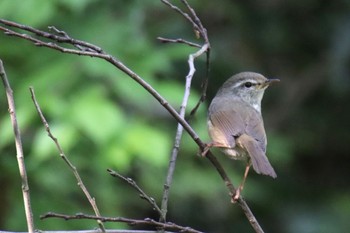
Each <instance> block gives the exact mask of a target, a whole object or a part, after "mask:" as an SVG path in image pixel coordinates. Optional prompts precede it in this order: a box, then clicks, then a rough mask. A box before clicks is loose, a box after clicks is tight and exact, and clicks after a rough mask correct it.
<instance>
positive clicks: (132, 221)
mask: <svg viewBox="0 0 350 233" xmlns="http://www.w3.org/2000/svg"><path fill="white" fill-rule="evenodd" d="M46 218H61V219H64V220H73V219H95V220H100V221H102V222H123V223H127V224H129V225H131V226H135V225H149V226H154V227H160V228H163V229H172V230H178V231H180V232H189V233H201V231H198V230H195V229H193V228H191V227H183V226H180V225H177V224H175V223H172V222H165V223H163V222H158V221H156V220H153V219H151V218H145V219H143V220H140V219H131V218H124V217H98V216H95V215H88V214H81V213H79V214H75V215H65V214H57V213H46V214H44V215H42V216H40V219H46Z"/></svg>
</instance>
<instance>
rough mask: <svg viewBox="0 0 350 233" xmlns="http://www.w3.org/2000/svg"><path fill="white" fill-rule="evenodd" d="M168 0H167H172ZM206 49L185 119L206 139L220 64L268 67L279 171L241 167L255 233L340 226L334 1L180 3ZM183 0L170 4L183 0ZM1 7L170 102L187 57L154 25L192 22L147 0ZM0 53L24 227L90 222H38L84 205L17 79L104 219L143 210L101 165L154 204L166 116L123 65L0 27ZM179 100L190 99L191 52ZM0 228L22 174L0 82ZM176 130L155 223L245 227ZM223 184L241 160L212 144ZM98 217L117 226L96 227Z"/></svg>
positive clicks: (170, 124)
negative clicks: (27, 206)
mask: <svg viewBox="0 0 350 233" xmlns="http://www.w3.org/2000/svg"><path fill="white" fill-rule="evenodd" d="M172 2H174V4H179V5H180V6H182V5H181V4H180V1H172ZM189 3H190V4H191V5H192V6H193V7H194V9H195V10H196V12H197V14H198V16H199V17H200V18H201V20H202V21H203V24H204V26H205V27H206V28H207V30H208V34H209V40H210V42H211V46H212V54H211V55H212V56H211V70H210V74H209V76H210V81H209V87H208V100H207V101H206V102H205V104H203V105H202V106H201V108H200V109H199V111H198V113H197V115H196V117H195V118H194V119H193V121H192V122H191V124H192V125H193V127H194V128H195V129H196V131H197V132H198V133H199V135H200V136H201V138H202V139H203V140H205V141H208V140H209V138H208V136H207V132H206V109H207V106H208V103H209V102H210V100H211V98H212V97H213V96H214V95H215V92H216V91H217V89H218V88H219V87H220V85H221V84H222V83H223V82H224V81H225V80H226V79H227V78H228V77H230V76H231V75H232V74H234V73H238V72H241V71H255V72H259V73H262V74H264V75H265V76H267V77H273V78H279V79H280V80H281V82H280V83H279V84H278V85H274V86H273V87H270V88H269V89H268V91H267V92H266V95H265V98H264V100H263V116H264V119H265V128H266V130H267V134H268V156H269V159H270V162H271V163H272V165H273V166H274V168H275V170H276V172H277V174H278V178H277V179H276V180H273V179H271V178H269V177H265V176H259V175H257V174H255V173H254V172H251V174H250V175H249V178H248V180H247V183H246V187H245V190H244V191H243V196H244V197H245V198H246V200H247V202H248V204H249V205H250V207H251V208H252V211H253V212H254V214H255V215H256V218H257V219H258V221H259V222H260V223H261V225H262V227H263V229H264V230H265V231H266V232H286V233H299V232H306V233H316V232H317V233H320V232H321V233H322V232H333V233H337V232H346V231H347V230H348V229H350V223H349V216H350V195H349V194H350V188H349V175H350V172H349V162H350V159H349V143H350V135H349V130H350V123H349V119H350V113H349V111H350V110H349V99H350V98H349V97H350V94H349V93H350V92H349V90H350V79H349V65H350V60H349V58H350V42H349V39H348V38H349V36H350V11H349V5H350V4H349V2H348V1H340V0H338V1H320V0H315V1H302V0H287V1H276V0H266V1H229V0H221V1H199V0H197V1H189ZM183 9H184V8H183ZM0 17H1V18H3V19H9V20H14V21H16V22H19V23H23V24H26V25H30V26H33V27H36V28H40V29H43V30H47V26H50V25H54V26H56V27H57V28H59V29H61V30H64V31H66V32H67V33H68V34H69V35H70V36H72V37H74V38H76V39H81V40H85V41H88V42H91V43H94V44H96V45H98V46H100V47H102V48H103V49H104V50H105V51H107V52H109V53H111V54H112V55H114V56H116V57H117V58H118V59H120V60H121V61H122V62H124V63H125V64H126V65H127V66H129V67H130V68H131V69H133V70H134V71H136V72H137V73H138V74H140V75H141V76H142V77H143V78H144V79H145V80H146V81H147V82H149V83H150V84H151V85H153V86H154V88H155V89H156V90H158V91H159V92H160V93H161V94H162V95H163V96H164V97H165V98H166V99H168V100H169V101H170V103H171V104H173V106H175V107H176V108H178V107H179V105H180V102H181V98H182V94H183V87H184V82H185V76H186V75H187V72H188V66H187V57H188V54H189V53H191V52H194V51H195V49H193V48H189V47H187V46H185V45H174V44H173V45H164V44H161V43H159V42H158V41H157V40H156V39H155V38H156V37H158V36H163V37H169V38H180V37H181V38H184V39H188V40H191V41H194V42H197V43H201V40H197V39H195V36H194V33H193V30H192V28H191V26H190V25H189V24H188V23H187V22H186V21H185V20H184V19H183V18H182V17H181V16H180V15H179V14H177V13H175V12H174V11H172V10H171V9H169V8H168V7H166V6H165V5H163V4H161V3H160V1H158V0H152V1H151V0H148V1H141V0H138V1H137V0H133V1H130V0H128V1H126V0H113V1H112V0H105V1H101V0H87V1H78V0H70V1H63V0H62V1H58V0H56V1H38V0H27V1H24V2H23V1H19V0H2V1H1V2H0ZM0 58H1V59H2V60H3V62H4V65H5V68H6V71H7V75H8V78H9V81H10V83H11V85H12V88H13V90H14V95H15V101H16V106H17V114H18V120H19V124H20V127H21V132H22V137H23V138H22V139H23V143H24V144H23V146H24V152H25V159H26V165H27V169H28V175H29V183H30V189H31V197H32V205H33V211H34V217H35V224H36V228H38V229H42V230H55V229H56V230H73V229H89V228H90V229H91V228H94V227H96V223H95V222H93V221H63V220H57V219H49V220H44V221H41V220H39V216H40V214H43V213H45V212H48V211H53V212H59V213H66V214H74V213H77V212H84V213H93V212H92V210H91V208H90V207H89V205H88V202H87V201H86V199H85V197H84V196H83V194H82V192H81V191H80V190H79V188H78V186H77V185H76V181H75V179H74V176H73V175H72V174H71V172H70V171H69V169H68V167H67V166H66V165H65V164H64V162H63V161H62V160H61V159H60V158H59V156H58V152H57V150H56V149H55V147H54V144H53V143H52V141H51V140H50V139H49V138H48V137H47V136H46V133H45V131H44V128H43V126H42V124H41V122H40V120H39V118H38V117H37V114H36V112H35V109H34V106H33V104H32V102H31V98H30V94H29V91H28V87H29V86H33V87H34V89H35V91H36V94H37V99H38V101H39V103H40V105H41V107H42V110H43V112H44V114H45V115H46V117H47V119H48V121H49V123H50V126H51V128H52V130H53V133H54V134H55V136H56V137H57V138H58V139H59V141H60V143H61V144H62V146H63V148H64V151H65V153H66V154H67V156H68V157H69V158H70V159H71V160H72V162H73V163H74V164H75V165H76V166H77V168H78V169H79V171H80V173H81V175H82V178H83V180H84V181H85V183H86V185H87V187H88V189H89V190H90V192H91V194H92V195H93V196H94V197H95V198H96V201H97V204H98V206H99V208H100V211H101V214H102V215H104V216H124V217H129V218H140V219H143V218H145V217H154V218H156V219H157V215H156V214H155V212H154V211H152V210H151V208H150V206H149V205H148V204H147V203H146V202H145V201H143V200H140V198H139V197H138V194H137V193H136V192H135V191H134V190H133V189H132V188H131V187H129V186H128V185H126V184H125V183H123V182H121V181H119V180H116V179H113V178H111V177H110V176H109V175H108V174H107V172H106V168H113V169H116V170H118V171H119V172H121V173H122V174H124V175H126V176H130V177H132V178H134V179H135V180H136V181H137V182H138V184H139V185H140V186H141V187H143V189H144V190H145V191H146V192H147V193H148V194H149V195H151V196H153V197H154V198H155V199H156V200H157V201H158V203H160V200H161V195H162V187H163V183H164V180H165V174H166V169H167V163H168V157H169V154H170V151H171V146H172V143H173V138H174V135H175V129H176V122H175V120H174V119H173V118H171V117H170V116H169V114H168V113H167V112H165V111H164V110H163V108H162V107H161V106H160V105H159V103H157V102H156V101H155V100H154V99H153V98H152V97H151V96H150V95H149V94H148V93H147V92H145V91H144V90H143V89H142V88H141V87H139V86H138V85H137V84H135V83H134V82H133V81H132V80H131V79H130V78H129V77H127V76H125V75H124V74H122V73H121V72H120V71H118V70H116V69H115V68H114V67H112V66H111V65H108V64H106V63H105V62H103V61H99V60H98V59H92V58H88V57H79V56H73V55H67V54H62V53H58V52H56V51H52V50H49V49H44V48H37V47H35V46H33V45H32V44H30V43H29V42H27V41H23V40H20V39H17V38H11V37H8V36H6V35H4V34H0ZM196 68H197V72H196V74H195V77H194V81H193V89H192V92H191V98H190V101H189V109H191V107H193V106H194V105H195V103H196V101H197V100H198V98H199V96H200V92H201V89H200V84H201V82H202V80H203V78H204V77H205V59H204V56H203V57H202V58H200V59H199V60H197V61H196ZM0 93H1V96H0V171H1V173H0V184H1V192H0V203H1V204H0V229H3V230H12V231H24V230H26V224H25V217H24V210H23V204H22V195H21V184H20V179H19V175H18V168H17V162H16V158H15V154H16V153H15V146H14V141H13V135H12V128H11V125H10V121H9V115H8V112H7V103H6V97H5V93H4V91H3V89H2V91H0ZM197 151H198V149H197V147H196V145H195V143H194V142H193V141H192V140H191V139H190V138H189V137H188V136H187V135H186V136H185V137H184V139H183V140H182V145H181V150H180V154H179V158H178V161H177V167H176V171H175V175H174V182H173V186H172V189H171V195H170V203H169V205H170V206H169V213H168V220H169V221H172V222H176V223H178V224H180V225H186V226H191V227H193V228H195V229H198V230H202V231H206V232H253V230H252V228H251V227H250V225H249V223H248V221H247V219H246V218H245V216H244V215H243V213H242V211H241V209H240V208H239V207H238V206H234V205H232V204H230V199H229V196H228V193H227V189H226V188H225V185H224V184H223V182H222V181H221V179H220V178H219V176H218V174H217V173H216V172H215V170H214V168H213V167H212V166H211V164H210V163H209V162H208V161H207V160H206V159H202V158H200V157H198V156H196V153H197ZM215 153H216V154H217V155H218V157H219V159H220V160H221V161H222V162H223V164H224V165H225V168H226V170H227V171H228V172H229V174H230V177H231V178H232V179H233V182H234V183H235V184H239V182H240V179H241V177H242V175H243V170H244V164H243V163H242V162H235V161H230V160H228V159H227V158H226V157H225V156H222V155H220V153H219V152H218V151H216V152H215ZM107 227H109V228H126V227H128V226H126V225H123V224H107Z"/></svg>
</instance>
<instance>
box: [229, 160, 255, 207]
mask: <svg viewBox="0 0 350 233" xmlns="http://www.w3.org/2000/svg"><path fill="white" fill-rule="evenodd" d="M251 164H252V163H251V161H250V159H248V162H247V165H246V167H245V171H244V176H243V180H242V182H241V184H240V185H239V187H238V188H237V190H236V193H235V196H234V197H233V198H232V199H231V202H232V203H235V202H236V201H237V200H238V199H239V197H240V196H241V192H242V190H243V187H244V184H245V181H246V179H247V176H248V173H249V169H250V165H251Z"/></svg>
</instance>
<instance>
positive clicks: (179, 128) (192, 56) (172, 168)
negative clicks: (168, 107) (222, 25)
mask: <svg viewBox="0 0 350 233" xmlns="http://www.w3.org/2000/svg"><path fill="white" fill-rule="evenodd" d="M163 2H164V1H163ZM186 3H187V2H186ZM165 4H166V5H168V6H170V7H171V8H172V9H175V10H176V11H178V12H179V13H180V14H182V15H184V14H185V13H184V12H182V11H181V10H177V9H178V8H177V7H176V6H174V5H172V4H171V3H169V2H167V1H165ZM187 7H188V8H190V6H189V5H188V4H187ZM192 11H193V10H192ZM192 15H193V17H194V18H195V19H194V20H192V19H191V20H190V22H191V23H192V24H196V26H195V27H196V29H197V30H199V31H200V32H201V34H203V38H204V37H205V38H208V37H207V35H206V32H207V31H206V29H204V27H203V26H202V23H201V22H200V19H199V18H198V17H197V16H196V15H195V14H192ZM184 17H185V18H187V17H189V16H188V15H184ZM195 22H196V23H195ZM197 24H198V25H197ZM158 39H159V38H158ZM161 39H162V40H163V41H169V40H167V39H164V38H161ZM171 42H175V43H184V41H183V40H182V39H177V40H171ZM184 44H187V45H191V44H192V43H191V42H188V41H185V43H184ZM198 46H199V45H198ZM199 48H200V49H199V50H198V51H197V52H195V53H193V54H190V55H189V57H188V66H189V72H188V74H187V76H186V84H185V92H184V96H183V99H182V103H181V107H180V111H179V115H180V116H181V118H182V119H184V118H185V113H186V107H187V103H188V99H189V96H190V91H191V84H192V78H193V75H194V73H195V72H196V69H195V66H194V60H195V59H196V58H197V57H199V56H201V55H202V54H203V53H209V48H210V44H209V40H205V43H204V44H203V45H202V46H199ZM183 129H184V128H183V126H182V125H181V124H180V123H179V124H178V126H177V130H176V135H175V141H174V146H173V149H172V152H171V156H170V160H169V165H168V172H167V176H166V180H165V184H164V190H163V197H162V205H161V208H162V213H163V214H162V215H161V217H160V221H162V222H165V221H166V214H167V212H168V200H169V194H170V187H171V184H172V180H173V175H174V172H175V166H176V160H177V156H178V153H179V148H180V143H181V138H182V135H183Z"/></svg>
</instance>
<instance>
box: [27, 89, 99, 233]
mask: <svg viewBox="0 0 350 233" xmlns="http://www.w3.org/2000/svg"><path fill="white" fill-rule="evenodd" d="M29 90H30V93H31V96H32V100H33V103H34V105H35V108H36V111H37V112H38V114H39V116H40V119H41V121H42V123H43V125H44V126H45V129H46V132H47V134H48V136H49V137H50V138H51V139H52V140H53V141H54V143H55V145H56V147H57V150H58V151H59V154H60V156H61V158H62V159H63V160H64V162H66V164H67V165H68V166H69V168H70V169H71V170H72V172H73V174H74V176H75V178H76V180H77V181H78V186H79V187H80V188H81V190H82V191H83V193H84V194H85V196H86V198H87V199H88V201H89V203H90V205H91V206H92V208H93V210H94V212H95V214H96V216H98V217H99V216H101V215H100V211H99V210H98V208H97V205H96V201H95V198H94V197H92V196H91V195H90V193H89V191H88V190H87V188H86V186H85V185H84V182H83V180H82V179H81V177H80V175H79V173H78V170H77V168H76V167H75V166H74V165H73V164H72V163H71V162H70V160H69V159H68V157H67V156H66V155H65V153H64V152H63V149H62V147H61V145H60V143H59V142H58V139H57V138H56V137H55V136H54V135H53V134H52V133H51V129H50V126H49V123H48V122H47V121H46V119H45V117H44V114H43V113H42V111H41V108H40V106H39V103H38V102H37V100H36V97H35V93H34V89H33V88H32V87H30V88H29ZM97 222H98V225H99V226H100V228H101V230H102V231H103V232H105V228H104V226H103V223H102V222H101V221H99V220H98V221H97Z"/></svg>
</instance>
